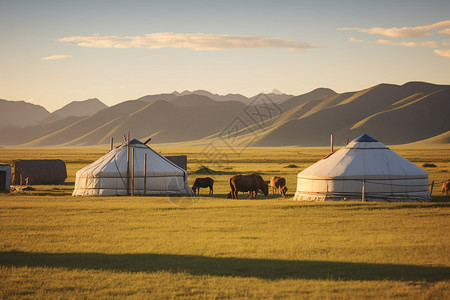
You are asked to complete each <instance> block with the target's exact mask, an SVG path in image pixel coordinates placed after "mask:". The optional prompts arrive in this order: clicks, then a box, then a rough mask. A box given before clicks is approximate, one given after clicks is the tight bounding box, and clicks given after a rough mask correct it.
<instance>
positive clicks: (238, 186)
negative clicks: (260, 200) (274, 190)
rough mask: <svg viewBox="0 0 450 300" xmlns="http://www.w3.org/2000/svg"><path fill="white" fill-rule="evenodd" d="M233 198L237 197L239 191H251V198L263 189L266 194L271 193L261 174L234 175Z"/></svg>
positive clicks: (231, 181)
mask: <svg viewBox="0 0 450 300" xmlns="http://www.w3.org/2000/svg"><path fill="white" fill-rule="evenodd" d="M230 188H231V198H232V199H237V198H238V196H237V195H238V192H249V194H250V198H251V199H254V197H256V195H257V194H258V191H259V190H261V191H262V192H263V193H264V195H265V196H267V194H268V193H269V187H268V185H267V183H266V182H265V181H264V179H262V177H261V176H260V175H257V174H250V175H241V174H238V175H234V176H233V177H231V178H230Z"/></svg>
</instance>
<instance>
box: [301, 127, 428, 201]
mask: <svg viewBox="0 0 450 300" xmlns="http://www.w3.org/2000/svg"><path fill="white" fill-rule="evenodd" d="M428 187H429V183H428V173H427V172H426V171H424V170H423V169H421V168H420V167H418V166H416V165H415V164H413V163H412V162H410V161H408V160H407V159H405V158H403V157H401V156H400V155H398V154H397V153H395V152H394V151H392V150H391V149H389V148H388V147H386V146H385V145H384V144H382V143H380V142H378V141H377V140H376V139H374V138H372V137H371V136H369V135H367V134H364V135H362V136H360V137H358V138H356V139H355V140H353V141H352V142H350V143H349V144H348V145H347V146H345V147H344V148H342V149H340V150H338V151H336V152H334V153H333V154H332V155H329V156H327V157H326V158H324V159H322V160H320V161H318V162H317V163H315V164H313V165H312V166H310V167H308V168H306V169H305V170H303V171H302V172H300V173H299V174H298V176H297V191H296V193H295V195H294V200H307V201H324V200H359V201H361V200H364V201H429V200H431V197H430V193H429V191H428Z"/></svg>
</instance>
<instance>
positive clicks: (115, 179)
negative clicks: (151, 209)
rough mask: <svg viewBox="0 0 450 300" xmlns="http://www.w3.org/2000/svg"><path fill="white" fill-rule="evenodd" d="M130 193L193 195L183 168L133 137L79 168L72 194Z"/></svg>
mask: <svg viewBox="0 0 450 300" xmlns="http://www.w3.org/2000/svg"><path fill="white" fill-rule="evenodd" d="M133 149H134V150H133ZM133 152H134V155H133ZM145 154H147V155H145ZM128 155H129V160H128V159H127V157H128ZM133 156H134V161H133ZM145 157H146V158H147V161H146V163H145V162H144V160H145ZM144 165H145V166H146V167H145V168H146V172H145V171H144ZM133 167H134V172H133ZM127 168H128V171H127ZM127 178H128V182H127ZM144 186H145V190H144ZM131 193H133V194H134V195H150V196H178V195H179V196H181V195H193V193H192V190H191V188H190V187H189V183H188V177H187V173H186V171H185V170H184V169H182V168H181V167H179V166H177V165H176V164H174V163H172V162H171V161H169V160H168V159H167V158H165V157H164V156H162V155H161V154H159V153H158V152H156V151H154V150H153V149H151V148H150V147H148V146H147V145H145V144H144V143H142V142H140V141H138V140H135V139H133V140H131V141H130V143H129V146H127V143H124V144H122V145H121V146H119V147H117V148H115V149H113V150H111V151H109V152H108V153H107V154H106V155H104V156H103V157H101V158H100V159H98V160H97V161H95V162H93V163H92V164H90V165H87V166H86V167H84V168H82V169H81V170H79V171H78V172H77V174H76V179H75V189H74V191H73V193H72V196H126V195H130V194H131Z"/></svg>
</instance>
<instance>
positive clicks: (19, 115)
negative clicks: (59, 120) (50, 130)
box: [0, 99, 50, 128]
mask: <svg viewBox="0 0 450 300" xmlns="http://www.w3.org/2000/svg"><path fill="white" fill-rule="evenodd" d="M48 116H50V113H49V112H48V111H47V110H46V109H45V108H43V107H42V106H39V105H36V104H32V103H27V102H25V101H8V100H2V99H0V128H5V127H13V126H27V125H30V124H33V123H36V122H39V121H42V120H43V119H45V118H47V117H48Z"/></svg>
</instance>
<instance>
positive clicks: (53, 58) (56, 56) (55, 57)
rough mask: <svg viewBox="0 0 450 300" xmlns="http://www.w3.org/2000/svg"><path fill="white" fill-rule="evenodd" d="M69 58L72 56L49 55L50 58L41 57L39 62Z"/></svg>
mask: <svg viewBox="0 0 450 300" xmlns="http://www.w3.org/2000/svg"><path fill="white" fill-rule="evenodd" d="M71 57H73V56H72V55H66V54H62V55H50V56H46V57H42V58H41V60H58V59H64V58H71Z"/></svg>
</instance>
